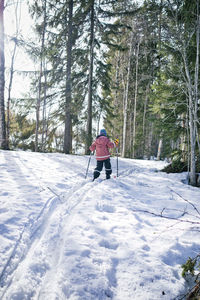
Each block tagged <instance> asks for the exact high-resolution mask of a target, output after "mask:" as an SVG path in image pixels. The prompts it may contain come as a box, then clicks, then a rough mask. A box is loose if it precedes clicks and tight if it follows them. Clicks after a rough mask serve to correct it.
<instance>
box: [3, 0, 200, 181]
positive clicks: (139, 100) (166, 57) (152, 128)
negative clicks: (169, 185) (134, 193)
mask: <svg viewBox="0 0 200 300" xmlns="http://www.w3.org/2000/svg"><path fill="white" fill-rule="evenodd" d="M24 2H25V1H24ZM22 5H24V3H23V1H19V0H17V1H13V0H5V1H4V0H1V1H0V148H1V149H4V150H6V149H10V150H15V149H22V150H31V151H36V152H63V153H65V154H79V153H82V154H89V153H90V151H89V146H90V144H91V142H92V140H93V139H94V138H95V137H96V135H97V134H98V133H99V130H100V128H102V127H104V128H105V129H106V130H107V132H108V134H109V137H110V138H111V139H115V138H119V140H120V144H119V153H120V155H121V156H122V157H126V158H137V159H157V160H160V159H162V160H164V159H167V160H168V161H169V162H171V165H170V170H169V171H172V172H180V171H187V172H188V174H189V183H190V184H191V185H193V186H196V185H198V173H199V172H200V161H199V154H200V140H199V136H200V123H199V117H200V111H199V109H200V98H199V37H200V13H199V0H144V1H135V0H117V1H116V0H114V1H113V0H81V1H80V0H63V1H62V0H61V1H57V0H51V1H49V0H35V1H34V0H31V1H26V5H28V7H29V14H30V18H31V19H32V24H33V32H34V35H30V37H29V39H27V38H26V39H25V38H24V36H23V34H22V32H21V31H20V30H19V23H20V17H19V15H20V13H19V11H20V9H21V6H22ZM11 6H12V7H13V8H14V11H15V19H16V22H15V33H14V34H13V35H12V36H8V35H6V34H5V32H6V28H5V23H4V22H5V20H4V14H5V12H6V10H7V9H8V8H9V7H11ZM8 41H12V42H13V45H14V46H13V48H12V51H11V59H10V65H9V67H5V60H6V55H5V45H6V43H7V42H8ZM18 49H22V50H23V51H24V53H26V54H27V55H28V56H29V57H30V59H31V60H32V62H33V64H34V71H30V70H27V71H23V76H25V77H28V78H29V80H30V88H29V91H28V92H26V93H22V96H21V97H15V95H14V93H13V82H14V81H15V78H16V76H18V75H19V73H20V72H21V73H22V71H20V70H16V69H15V62H16V52H17V51H18ZM22 92H23V91H22Z"/></svg>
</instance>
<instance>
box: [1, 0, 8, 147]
mask: <svg viewBox="0 0 200 300" xmlns="http://www.w3.org/2000/svg"><path fill="white" fill-rule="evenodd" d="M4 90H5V57H4V0H0V147H1V148H2V149H7V148H8V147H7V141H6V121H5V104H4Z"/></svg>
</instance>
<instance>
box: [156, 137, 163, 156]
mask: <svg viewBox="0 0 200 300" xmlns="http://www.w3.org/2000/svg"><path fill="white" fill-rule="evenodd" d="M162 145H163V139H162V138H161V139H160V140H159V144H158V152H157V160H160V158H161V152H162Z"/></svg>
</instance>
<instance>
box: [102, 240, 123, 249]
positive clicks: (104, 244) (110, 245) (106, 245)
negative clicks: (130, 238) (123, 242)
mask: <svg viewBox="0 0 200 300" xmlns="http://www.w3.org/2000/svg"><path fill="white" fill-rule="evenodd" d="M99 246H100V247H104V248H107V249H112V250H116V249H117V248H118V246H119V245H118V244H117V243H115V242H110V241H107V240H101V241H100V242H99Z"/></svg>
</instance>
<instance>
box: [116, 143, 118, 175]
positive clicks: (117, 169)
mask: <svg viewBox="0 0 200 300" xmlns="http://www.w3.org/2000/svg"><path fill="white" fill-rule="evenodd" d="M116 153H117V177H118V148H116Z"/></svg>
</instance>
